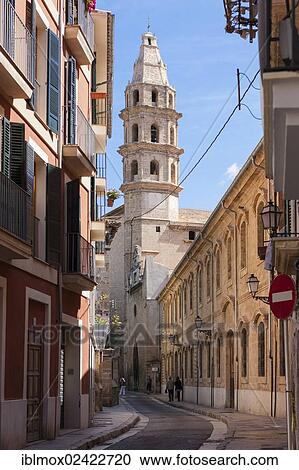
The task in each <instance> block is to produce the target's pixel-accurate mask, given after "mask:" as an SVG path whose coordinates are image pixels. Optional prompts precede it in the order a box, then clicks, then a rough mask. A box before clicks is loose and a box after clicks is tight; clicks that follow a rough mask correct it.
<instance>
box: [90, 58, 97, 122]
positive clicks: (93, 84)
mask: <svg viewBox="0 0 299 470" xmlns="http://www.w3.org/2000/svg"><path fill="white" fill-rule="evenodd" d="M94 56H95V58H94V60H93V61H92V64H91V91H97V57H96V53H94ZM91 119H92V124H96V123H97V101H96V100H91Z"/></svg>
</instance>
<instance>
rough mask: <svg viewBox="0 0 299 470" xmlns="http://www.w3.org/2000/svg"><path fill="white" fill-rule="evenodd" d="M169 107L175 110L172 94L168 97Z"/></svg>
mask: <svg viewBox="0 0 299 470" xmlns="http://www.w3.org/2000/svg"><path fill="white" fill-rule="evenodd" d="M168 105H169V107H170V108H171V109H173V96H172V94H171V93H169V95H168Z"/></svg>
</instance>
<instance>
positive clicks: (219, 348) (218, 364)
mask: <svg viewBox="0 0 299 470" xmlns="http://www.w3.org/2000/svg"><path fill="white" fill-rule="evenodd" d="M217 377H221V341H220V338H217Z"/></svg>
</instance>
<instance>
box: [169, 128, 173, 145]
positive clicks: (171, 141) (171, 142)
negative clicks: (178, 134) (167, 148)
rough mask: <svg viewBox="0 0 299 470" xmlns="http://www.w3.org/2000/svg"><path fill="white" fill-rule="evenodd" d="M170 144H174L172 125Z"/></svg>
mask: <svg viewBox="0 0 299 470" xmlns="http://www.w3.org/2000/svg"><path fill="white" fill-rule="evenodd" d="M170 145H174V127H171V128H170Z"/></svg>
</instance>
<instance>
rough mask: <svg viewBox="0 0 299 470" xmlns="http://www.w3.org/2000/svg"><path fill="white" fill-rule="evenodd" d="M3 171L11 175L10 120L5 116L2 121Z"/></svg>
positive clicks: (8, 175)
mask: <svg viewBox="0 0 299 470" xmlns="http://www.w3.org/2000/svg"><path fill="white" fill-rule="evenodd" d="M1 153H2V158H1V171H2V173H4V175H5V176H7V177H8V178H9V177H10V121H9V120H8V119H7V118H6V117H4V118H3V121H2V148H1Z"/></svg>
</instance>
